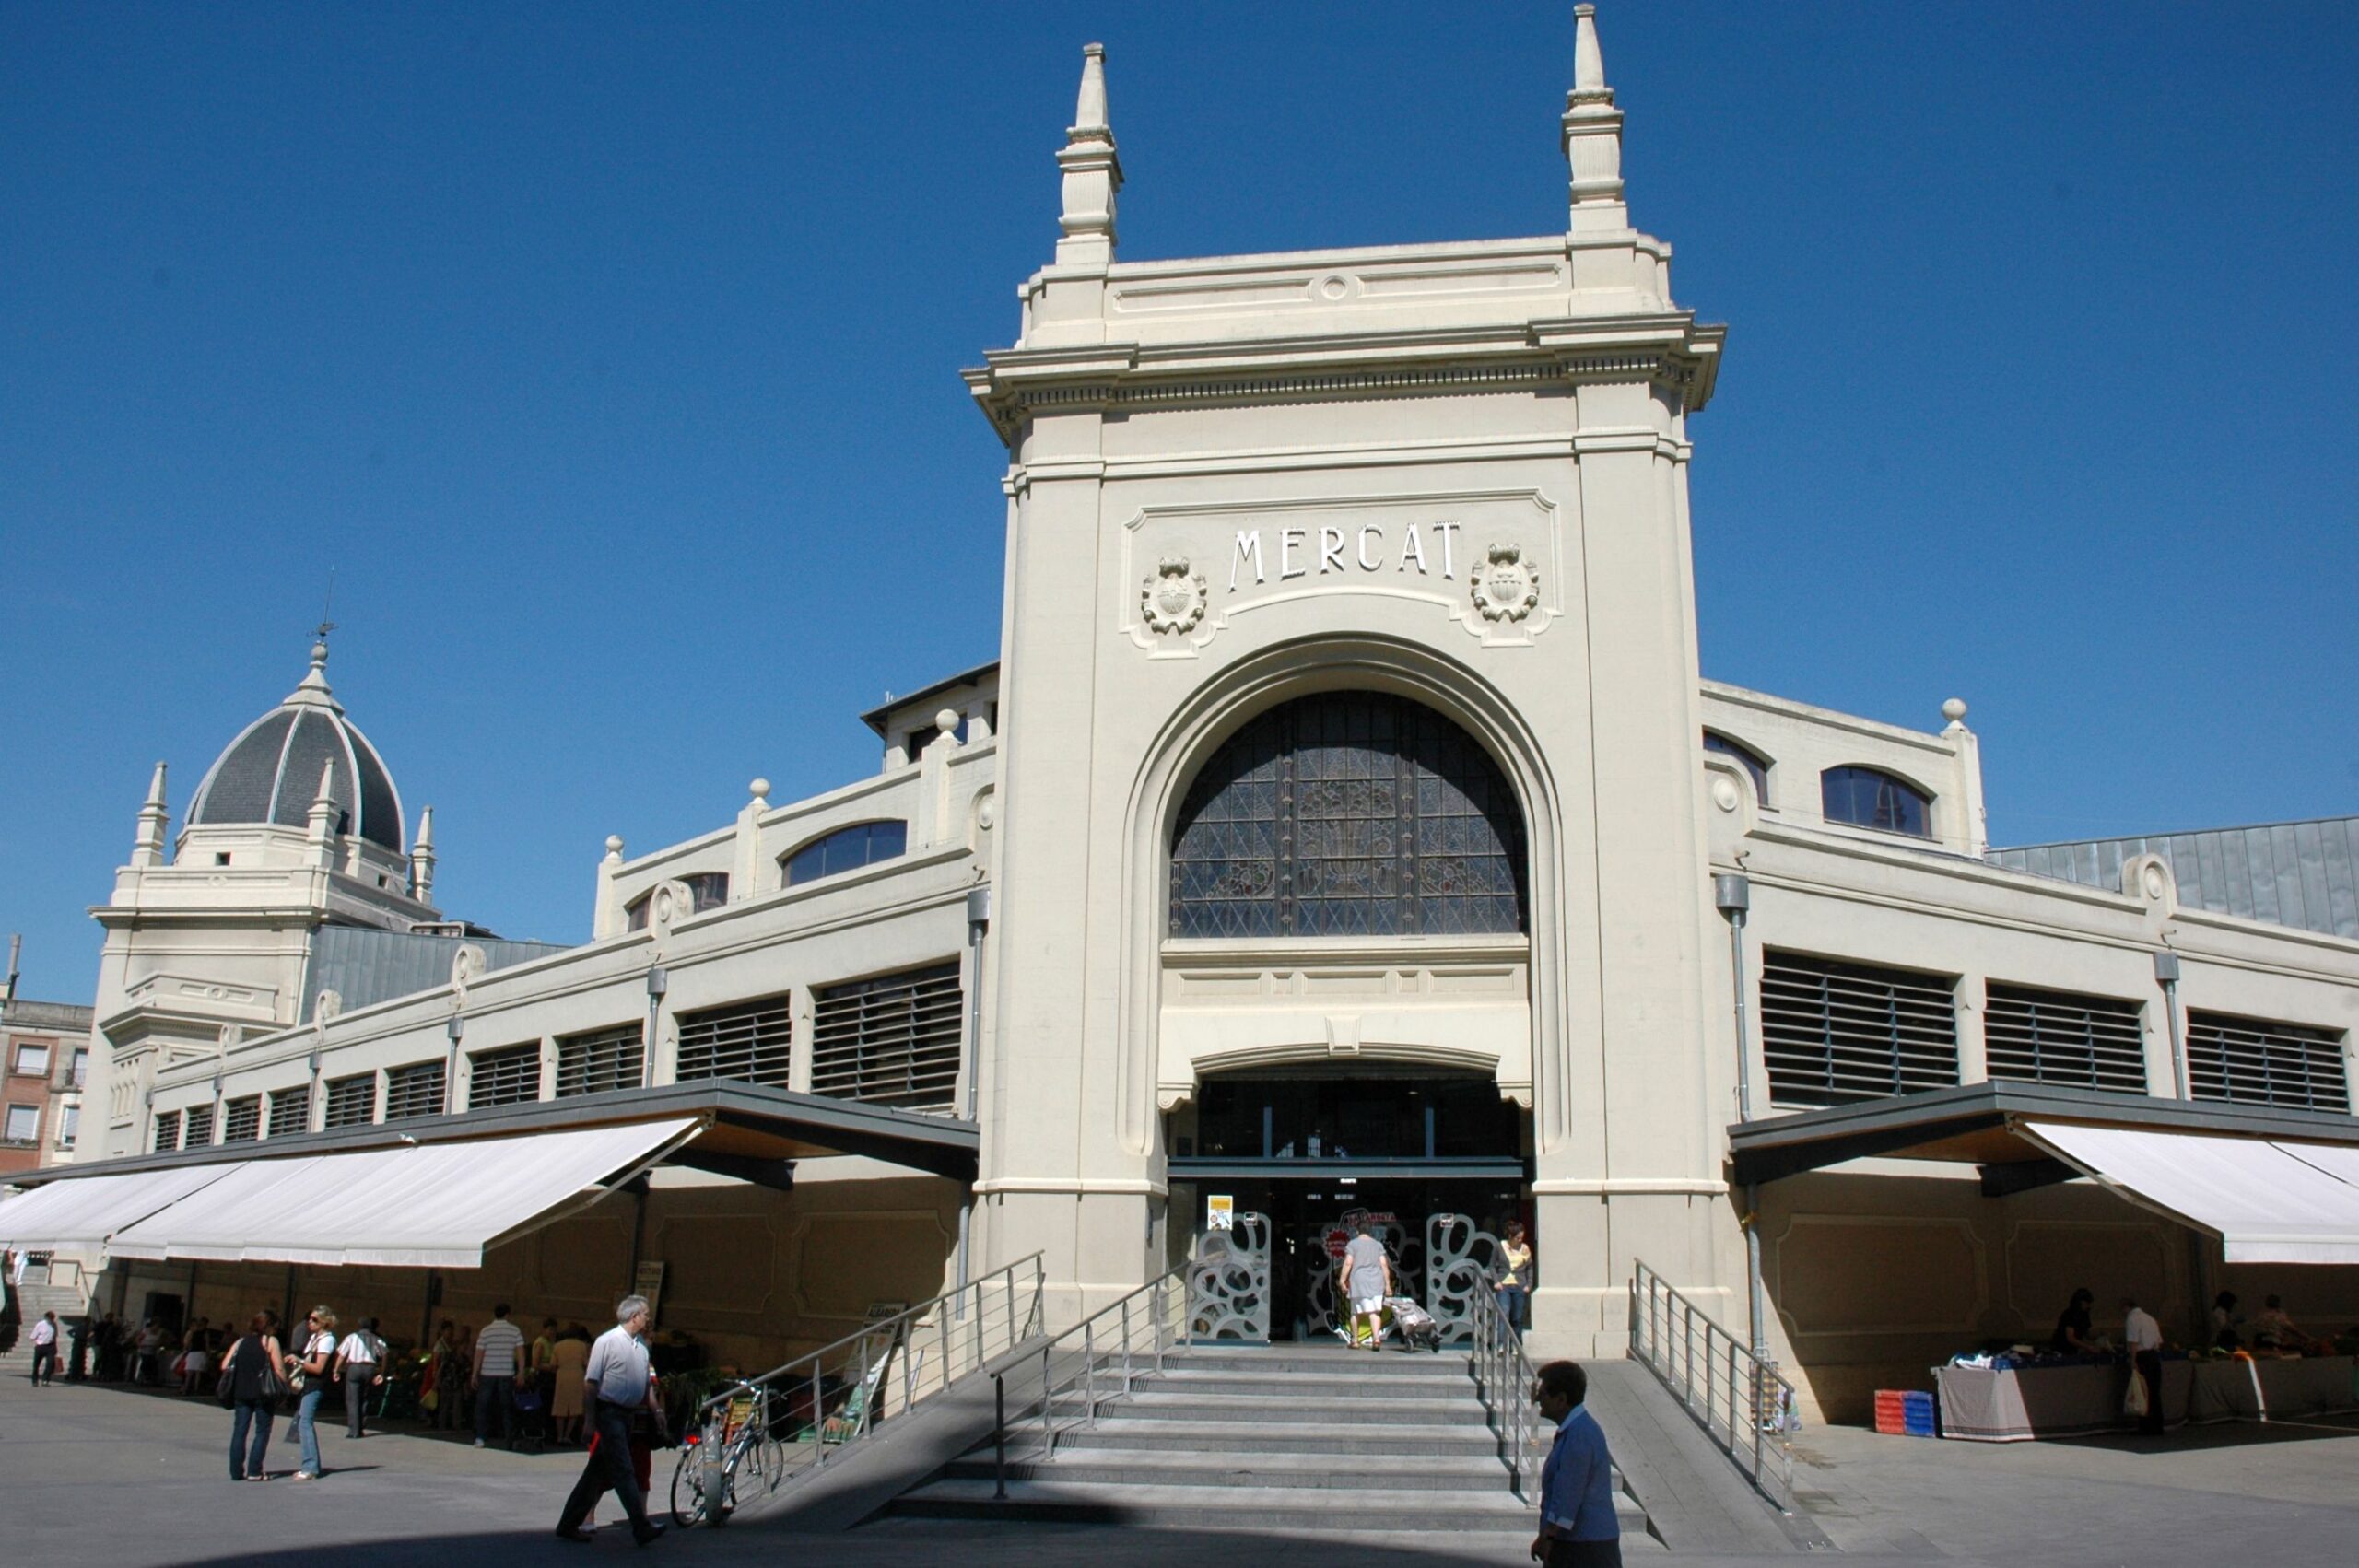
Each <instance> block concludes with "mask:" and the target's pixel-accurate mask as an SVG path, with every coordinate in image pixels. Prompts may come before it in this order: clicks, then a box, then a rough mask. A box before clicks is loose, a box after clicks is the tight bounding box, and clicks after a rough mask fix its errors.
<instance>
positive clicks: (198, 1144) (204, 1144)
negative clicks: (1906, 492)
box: [181, 1106, 213, 1149]
mask: <svg viewBox="0 0 2359 1568" xmlns="http://www.w3.org/2000/svg"><path fill="white" fill-rule="evenodd" d="M212 1144H213V1107H212V1106H190V1107H189V1108H188V1110H187V1112H186V1114H185V1115H184V1116H183V1117H182V1119H181V1147H182V1148H183V1149H206V1148H210V1147H212Z"/></svg>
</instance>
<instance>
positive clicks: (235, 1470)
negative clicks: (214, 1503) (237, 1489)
mask: <svg viewBox="0 0 2359 1568" xmlns="http://www.w3.org/2000/svg"><path fill="white" fill-rule="evenodd" d="M270 1405H271V1402H270V1401H269V1400H268V1399H241V1400H239V1401H238V1417H237V1420H235V1421H234V1422H230V1424H229V1479H230V1480H245V1479H246V1478H247V1477H248V1476H250V1475H252V1476H258V1475H260V1474H262V1473H263V1469H262V1457H263V1455H264V1454H265V1453H267V1452H268V1451H269V1449H270V1419H271V1416H270ZM249 1427H251V1428H252V1432H253V1445H252V1448H251V1449H249V1448H248V1446H247V1444H246V1433H247V1429H248V1428H249Z"/></svg>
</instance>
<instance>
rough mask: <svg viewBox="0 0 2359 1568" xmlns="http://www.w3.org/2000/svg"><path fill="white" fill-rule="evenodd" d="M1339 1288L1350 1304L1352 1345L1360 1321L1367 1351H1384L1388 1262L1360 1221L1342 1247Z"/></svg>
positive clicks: (1356, 1339) (1389, 1290) (1389, 1280)
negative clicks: (1364, 1325) (1365, 1323)
mask: <svg viewBox="0 0 2359 1568" xmlns="http://www.w3.org/2000/svg"><path fill="white" fill-rule="evenodd" d="M1336 1271H1337V1274H1338V1275H1339V1276H1340V1280H1341V1283H1342V1285H1343V1291H1342V1293H1343V1294H1344V1297H1345V1298H1346V1299H1348V1300H1349V1301H1350V1302H1351V1305H1352V1343H1353V1344H1354V1345H1355V1346H1356V1345H1357V1344H1358V1343H1359V1342H1360V1322H1361V1320H1362V1319H1363V1318H1365V1319H1366V1320H1367V1348H1368V1349H1369V1350H1371V1351H1378V1350H1382V1349H1383V1348H1384V1298H1385V1297H1386V1296H1389V1295H1391V1293H1392V1260H1391V1258H1387V1257H1386V1256H1385V1255H1384V1244H1383V1243H1381V1242H1379V1241H1378V1240H1377V1239H1376V1237H1375V1236H1373V1235H1370V1234H1369V1233H1368V1224H1367V1221H1366V1220H1362V1221H1361V1222H1360V1223H1358V1224H1357V1225H1356V1226H1355V1227H1354V1235H1353V1236H1352V1239H1351V1241H1350V1242H1349V1243H1347V1244H1346V1245H1345V1246H1344V1258H1343V1262H1342V1263H1341V1265H1339V1267H1338V1269H1337V1270H1336Z"/></svg>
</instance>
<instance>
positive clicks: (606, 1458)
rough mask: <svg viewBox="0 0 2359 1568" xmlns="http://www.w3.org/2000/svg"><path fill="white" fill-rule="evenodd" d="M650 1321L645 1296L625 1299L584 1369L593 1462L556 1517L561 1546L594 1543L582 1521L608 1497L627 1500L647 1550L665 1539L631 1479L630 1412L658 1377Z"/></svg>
mask: <svg viewBox="0 0 2359 1568" xmlns="http://www.w3.org/2000/svg"><path fill="white" fill-rule="evenodd" d="M650 1322H651V1314H650V1313H649V1311H648V1309H647V1298H646V1297H645V1296H625V1297H623V1299H622V1300H620V1301H618V1302H616V1304H615V1326H614V1327H613V1328H609V1329H607V1330H606V1331H605V1332H604V1333H603V1334H601V1335H599V1336H598V1342H597V1343H596V1344H593V1345H592V1346H591V1347H590V1363H589V1364H588V1365H587V1366H586V1367H584V1368H583V1369H582V1380H581V1392H582V1397H583V1398H584V1399H585V1400H586V1401H587V1403H588V1406H589V1412H590V1430H591V1433H592V1436H591V1440H590V1457H589V1460H588V1462H587V1463H585V1464H584V1465H583V1466H582V1467H581V1480H577V1481H575V1482H574V1483H573V1491H572V1492H570V1493H569V1494H568V1496H567V1497H566V1500H565V1507H564V1509H563V1510H562V1511H561V1512H560V1513H559V1514H558V1515H557V1539H560V1540H571V1541H586V1540H588V1539H591V1537H590V1533H589V1532H588V1531H587V1530H584V1529H583V1528H582V1527H581V1521H582V1520H583V1519H585V1518H587V1517H588V1516H589V1514H590V1510H591V1509H592V1508H593V1507H595V1506H597V1503H598V1499H599V1497H600V1496H601V1495H602V1494H604V1493H605V1492H613V1493H614V1494H615V1495H616V1496H617V1497H619V1498H621V1499H622V1500H623V1512H624V1513H626V1514H628V1515H630V1533H631V1535H632V1537H633V1538H634V1539H637V1540H638V1542H639V1544H640V1545H641V1546H645V1545H646V1544H647V1543H648V1542H649V1541H651V1540H653V1539H655V1538H656V1537H658V1536H660V1535H662V1534H663V1526H661V1525H659V1524H656V1523H655V1522H654V1521H652V1520H651V1519H650V1518H648V1516H647V1498H646V1495H645V1493H643V1492H640V1490H639V1478H638V1476H636V1475H635V1474H633V1473H632V1469H631V1459H630V1418H631V1412H632V1411H634V1410H639V1409H640V1408H641V1407H643V1406H645V1405H647V1404H648V1397H649V1395H650V1393H651V1391H652V1390H653V1387H654V1381H655V1379H654V1374H653V1372H652V1371H651V1369H650V1367H649V1365H648V1359H647V1328H648V1324H649V1323H650ZM655 1420H656V1424H657V1426H658V1427H659V1428H661V1426H662V1424H663V1410H662V1409H661V1408H660V1407H658V1408H657V1409H656V1410H655Z"/></svg>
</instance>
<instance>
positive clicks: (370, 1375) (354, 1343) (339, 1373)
mask: <svg viewBox="0 0 2359 1568" xmlns="http://www.w3.org/2000/svg"><path fill="white" fill-rule="evenodd" d="M335 1366H336V1371H335V1380H336V1381H338V1382H340V1383H342V1384H343V1385H344V1434H345V1435H346V1437H350V1438H359V1437H362V1436H365V1435H367V1433H365V1432H363V1430H362V1427H363V1425H364V1422H363V1421H362V1417H364V1416H365V1415H366V1414H367V1413H368V1409H369V1397H370V1394H372V1393H374V1392H375V1391H376V1390H377V1389H378V1388H380V1387H383V1386H384V1382H385V1341H384V1340H381V1339H379V1338H377V1320H376V1319H375V1318H373V1317H364V1318H362V1319H361V1320H360V1327H358V1328H355V1329H354V1330H353V1331H352V1332H351V1333H349V1334H346V1336H345V1337H344V1342H343V1343H342V1344H340V1345H338V1346H336V1348H335Z"/></svg>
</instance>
